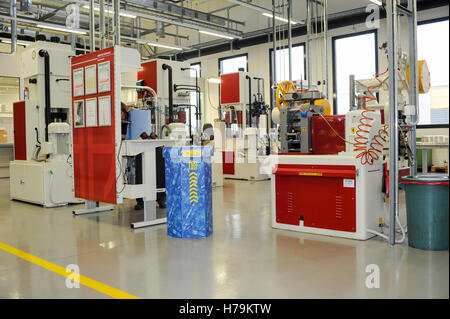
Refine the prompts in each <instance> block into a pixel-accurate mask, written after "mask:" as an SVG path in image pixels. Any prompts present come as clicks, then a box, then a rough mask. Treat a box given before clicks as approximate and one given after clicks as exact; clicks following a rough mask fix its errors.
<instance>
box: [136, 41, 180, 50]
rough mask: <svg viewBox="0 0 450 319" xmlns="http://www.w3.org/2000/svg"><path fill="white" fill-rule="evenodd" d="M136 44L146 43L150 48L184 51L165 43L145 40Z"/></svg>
mask: <svg viewBox="0 0 450 319" xmlns="http://www.w3.org/2000/svg"><path fill="white" fill-rule="evenodd" d="M136 42H139V43H145V44H148V45H150V46H154V47H161V48H166V49H171V50H178V51H181V50H183V48H181V47H177V46H174V45H170V44H165V43H159V42H151V41H145V40H140V41H136Z"/></svg>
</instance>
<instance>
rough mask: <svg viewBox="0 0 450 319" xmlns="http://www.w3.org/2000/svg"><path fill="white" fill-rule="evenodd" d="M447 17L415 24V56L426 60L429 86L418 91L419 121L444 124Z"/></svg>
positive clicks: (447, 65) (420, 122) (446, 107)
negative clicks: (424, 92) (427, 90)
mask: <svg viewBox="0 0 450 319" xmlns="http://www.w3.org/2000/svg"><path fill="white" fill-rule="evenodd" d="M448 22H449V20H448V19H445V20H440V21H432V22H429V21H428V22H425V23H423V24H420V25H418V26H417V55H418V57H417V58H418V60H426V61H427V64H428V68H429V70H430V81H431V88H430V91H429V92H428V93H426V94H419V125H433V126H436V125H445V126H447V125H448V115H449V114H448V104H449V97H448V87H449V79H448V77H449V72H448V67H449V64H448V58H449V54H448V46H449V44H448V36H449V31H448V28H449V23H448Z"/></svg>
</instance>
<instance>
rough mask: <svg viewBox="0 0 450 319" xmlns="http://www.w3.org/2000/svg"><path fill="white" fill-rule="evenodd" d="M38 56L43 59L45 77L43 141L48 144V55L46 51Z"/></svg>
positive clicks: (42, 51) (40, 51) (41, 51)
mask: <svg viewBox="0 0 450 319" xmlns="http://www.w3.org/2000/svg"><path fill="white" fill-rule="evenodd" d="M39 56H40V57H43V58H44V75H45V110H44V112H45V141H46V142H48V125H49V124H50V55H49V54H48V52H47V50H39Z"/></svg>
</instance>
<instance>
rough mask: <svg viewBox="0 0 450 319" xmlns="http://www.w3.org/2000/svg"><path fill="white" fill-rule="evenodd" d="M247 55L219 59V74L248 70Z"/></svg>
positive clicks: (222, 115)
mask: <svg viewBox="0 0 450 319" xmlns="http://www.w3.org/2000/svg"><path fill="white" fill-rule="evenodd" d="M247 59H248V55H247V54H241V55H236V56H232V57H227V58H220V59H219V75H221V74H228V73H234V72H238V71H239V69H244V72H248V62H247ZM218 100H219V105H220V85H219V96H218ZM220 114H221V119H223V117H224V116H225V112H220Z"/></svg>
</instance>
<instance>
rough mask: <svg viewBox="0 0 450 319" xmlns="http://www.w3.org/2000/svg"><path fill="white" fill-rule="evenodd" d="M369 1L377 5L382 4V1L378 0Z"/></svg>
mask: <svg viewBox="0 0 450 319" xmlns="http://www.w3.org/2000/svg"><path fill="white" fill-rule="evenodd" d="M370 2H372V3H375V4H376V5H378V6H382V5H383V2H381V1H380V0H370Z"/></svg>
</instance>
